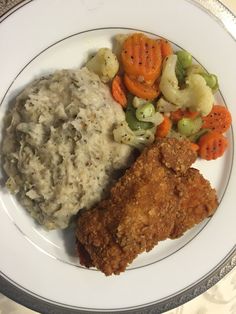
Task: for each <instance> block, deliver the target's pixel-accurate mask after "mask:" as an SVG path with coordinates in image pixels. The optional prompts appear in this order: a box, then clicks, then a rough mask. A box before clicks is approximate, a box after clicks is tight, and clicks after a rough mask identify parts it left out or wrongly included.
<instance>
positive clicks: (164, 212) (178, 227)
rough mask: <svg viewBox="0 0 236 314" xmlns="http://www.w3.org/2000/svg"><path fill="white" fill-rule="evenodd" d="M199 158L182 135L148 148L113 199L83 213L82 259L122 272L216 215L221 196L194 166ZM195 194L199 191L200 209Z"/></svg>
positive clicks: (109, 271) (79, 227)
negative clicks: (160, 244)
mask: <svg viewBox="0 0 236 314" xmlns="http://www.w3.org/2000/svg"><path fill="white" fill-rule="evenodd" d="M195 159H196V154H195V153H194V152H193V151H192V149H191V147H190V145H189V143H188V142H183V141H182V142H181V143H180V142H179V141H178V140H176V139H164V140H163V139H162V140H158V141H156V142H155V143H154V144H153V145H152V146H150V147H149V148H146V149H145V150H144V151H143V153H142V154H141V155H140V156H139V157H138V158H137V160H136V162H135V163H134V164H133V165H132V167H131V168H130V169H128V170H127V171H126V173H125V175H124V176H123V177H122V178H120V179H119V180H118V182H117V183H116V184H115V186H114V187H113V188H112V189H111V193H110V196H109V198H108V199H107V200H104V201H102V202H100V203H99V204H98V205H97V206H96V207H94V208H93V209H91V210H89V211H84V212H82V213H81V214H80V215H79V218H78V223H77V231H76V236H77V240H78V251H79V255H80V260H81V262H82V263H83V264H84V265H85V266H87V267H88V266H91V265H93V266H95V267H97V268H98V269H100V270H101V271H102V272H104V273H105V274H106V275H111V274H112V273H114V274H119V273H120V272H122V271H124V270H125V268H126V267H127V266H128V265H129V264H130V263H131V262H132V261H133V259H134V258H135V257H136V256H137V255H138V254H139V253H141V252H144V251H149V250H151V249H152V248H153V247H154V246H155V245H156V244H157V243H158V242H159V241H161V240H164V239H166V238H168V237H172V238H174V237H177V236H180V235H181V234H182V233H183V232H184V231H186V230H187V229H188V228H190V227H192V226H193V225H194V224H195V223H198V222H199V221H201V220H202V219H204V218H205V217H207V216H209V214H212V213H213V212H214V209H215V208H216V206H217V202H216V194H215V191H214V190H212V189H211V187H210V185H209V183H208V181H206V180H205V179H204V178H203V177H202V176H201V175H200V174H199V172H197V170H195V169H188V168H189V167H190V165H191V164H192V163H193V162H194V161H195ZM191 184H193V185H194V186H193V187H191V188H190V187H189V185H191ZM199 184H200V187H199V186H198V185H199ZM198 190H199V194H200V196H199V197H198V196H197V195H198ZM191 193H194V195H196V202H195V203H196V206H195V207H194V206H192V205H191V201H190V195H191ZM207 195H208V196H209V197H206V196H207ZM205 200H206V201H205ZM209 200H211V202H209ZM206 202H207V204H209V206H208V205H206ZM195 203H194V204H195ZM180 206H181V207H182V208H183V210H182V212H181V210H180ZM206 206H208V208H206ZM199 212H200V214H199ZM182 214H184V215H182ZM187 215H191V217H188V216H187Z"/></svg>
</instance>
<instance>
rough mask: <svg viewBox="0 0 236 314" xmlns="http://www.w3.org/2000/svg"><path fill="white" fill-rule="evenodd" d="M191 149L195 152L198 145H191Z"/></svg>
mask: <svg viewBox="0 0 236 314" xmlns="http://www.w3.org/2000/svg"><path fill="white" fill-rule="evenodd" d="M191 148H192V150H193V151H194V152H197V151H198V150H199V145H198V144H196V143H191Z"/></svg>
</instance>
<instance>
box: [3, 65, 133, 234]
mask: <svg viewBox="0 0 236 314" xmlns="http://www.w3.org/2000/svg"><path fill="white" fill-rule="evenodd" d="M124 119H125V118H124V112H123V110H122V109H121V107H120V106H119V105H118V104H117V103H116V102H115V101H114V100H113V99H112V96H111V95H110V91H109V88H108V87H107V86H105V85H104V84H103V83H102V82H101V81H100V79H99V77H98V76H97V75H96V74H93V73H91V72H89V71H88V70H87V69H86V68H83V69H81V70H62V71H57V72H56V73H54V74H53V75H51V76H49V77H46V78H42V79H40V80H38V81H36V82H33V84H31V85H30V86H29V87H27V88H26V89H25V90H24V91H23V92H22V93H21V94H20V95H19V96H18V97H17V99H16V104H15V106H14V108H13V110H12V111H11V113H10V114H9V116H8V118H7V131H6V135H5V139H4V142H3V155H4V169H5V171H6V173H7V175H8V177H9V178H8V180H7V183H6V185H7V187H8V189H9V190H10V191H11V192H12V193H14V194H17V196H18V197H19V201H20V203H21V204H22V205H23V206H24V207H25V208H26V209H27V210H28V211H29V212H30V214H31V215H32V216H33V217H34V218H35V219H36V220H37V221H38V222H39V223H40V224H42V225H44V226H45V227H46V228H47V229H54V228H65V227H67V226H68V224H69V222H70V220H71V218H72V216H73V215H75V214H76V213H77V212H78V211H79V209H81V208H89V207H91V206H93V205H94V204H95V203H96V202H98V201H99V200H100V199H101V198H102V197H103V196H104V195H105V193H106V191H107V188H108V186H109V185H110V184H111V183H112V181H113V180H114V175H115V173H116V172H117V169H121V168H124V167H126V166H127V163H128V160H129V158H130V155H131V149H130V147H128V146H127V145H124V144H118V143H116V142H115V141H114V140H113V138H112V130H113V128H114V125H115V124H116V123H119V122H121V121H123V120H124Z"/></svg>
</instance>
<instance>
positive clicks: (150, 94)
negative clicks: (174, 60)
mask: <svg viewBox="0 0 236 314" xmlns="http://www.w3.org/2000/svg"><path fill="white" fill-rule="evenodd" d="M124 83H125V86H126V88H127V89H128V91H129V92H130V93H131V94H133V95H135V96H137V97H139V98H143V99H147V100H153V99H155V98H156V97H157V96H158V95H159V94H160V91H159V89H158V87H157V86H156V85H152V86H150V85H146V84H144V83H140V82H139V81H137V80H135V79H132V78H130V77H129V76H128V75H127V74H125V75H124Z"/></svg>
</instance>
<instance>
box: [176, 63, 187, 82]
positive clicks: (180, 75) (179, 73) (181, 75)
mask: <svg viewBox="0 0 236 314" xmlns="http://www.w3.org/2000/svg"><path fill="white" fill-rule="evenodd" d="M175 74H176V77H177V79H178V83H179V85H180V86H181V85H183V84H184V82H185V76H186V72H185V69H184V68H183V67H182V65H181V63H180V62H179V60H177V62H176V67H175Z"/></svg>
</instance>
